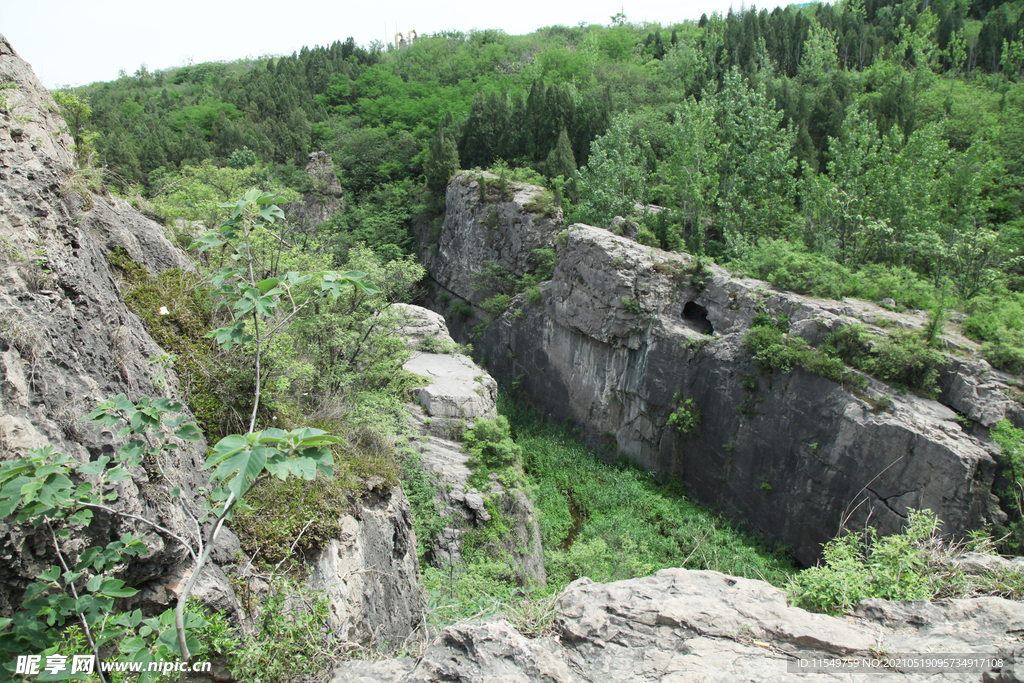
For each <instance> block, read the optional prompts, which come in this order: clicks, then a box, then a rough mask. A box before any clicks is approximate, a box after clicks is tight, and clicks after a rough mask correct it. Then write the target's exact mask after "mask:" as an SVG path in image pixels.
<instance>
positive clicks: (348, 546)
mask: <svg viewBox="0 0 1024 683" xmlns="http://www.w3.org/2000/svg"><path fill="white" fill-rule="evenodd" d="M307 584H308V586H309V587H310V589H312V590H313V591H314V592H317V593H323V594H325V595H326V596H327V597H328V598H329V600H330V625H331V629H332V630H333V631H334V633H335V634H337V636H338V637H340V638H342V639H344V640H346V641H349V642H352V643H357V644H359V645H361V646H364V647H374V648H382V649H391V648H395V647H398V646H400V645H401V643H402V642H404V640H405V639H406V638H408V637H409V636H410V634H412V633H413V631H415V630H416V628H417V627H418V626H420V624H421V621H422V618H423V609H424V603H423V594H422V590H421V589H420V587H419V563H418V561H417V558H416V537H415V534H414V533H413V528H412V513H411V511H410V509H409V500H408V499H407V498H406V496H405V493H404V491H403V490H402V488H401V487H400V486H396V487H394V488H391V489H389V490H386V491H371V492H369V493H368V494H366V495H364V496H363V497H362V498H361V499H359V500H358V501H357V502H356V505H355V509H354V511H352V512H349V513H347V514H345V516H344V518H343V520H342V532H341V535H340V536H339V537H338V538H336V539H331V540H330V541H329V542H328V545H327V547H326V548H324V549H323V550H322V551H321V552H320V555H319V557H318V558H317V559H316V560H315V561H314V562H313V564H312V567H311V570H310V578H309V580H308V581H307Z"/></svg>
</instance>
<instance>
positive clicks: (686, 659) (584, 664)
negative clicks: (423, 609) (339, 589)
mask: <svg viewBox="0 0 1024 683" xmlns="http://www.w3.org/2000/svg"><path fill="white" fill-rule="evenodd" d="M556 607H557V612H556V614H555V617H554V621H553V624H552V632H553V633H552V636H548V637H541V638H526V637H524V636H523V635H522V634H520V633H519V632H518V631H516V630H515V628H514V627H512V625H511V624H509V623H508V622H507V621H505V620H503V619H500V618H498V619H491V620H488V621H484V622H468V623H462V624H458V625H455V626H452V627H449V628H446V629H445V630H444V631H442V632H441V634H440V635H439V636H438V637H437V638H436V639H435V640H434V641H433V642H432V643H431V644H430V645H429V646H428V647H427V649H426V652H425V653H424V654H423V656H422V658H421V659H419V660H409V659H405V660H389V661H385V662H380V663H373V664H370V663H365V662H359V663H356V662H353V663H346V664H344V665H342V666H341V667H339V668H338V669H337V670H336V672H335V678H334V681H335V683H341V682H342V681H349V680H358V681H361V682H363V683H371V682H376V681H394V680H401V681H403V682H406V683H419V682H426V681H437V680H445V681H465V682H466V683H469V682H470V681H489V680H494V681H498V680H500V681H524V682H525V681H531V682H533V681H547V682H553V681H557V682H560V683H569V682H572V683H577V682H579V683H583V682H587V683H605V682H607V681H617V682H618V681H621V682H622V683H627V682H636V683H642V682H644V681H651V682H654V681H678V682H680V683H681V682H682V681H722V682H723V683H724V682H727V681H728V682H730V683H732V682H734V681H779V682H787V683H788V682H792V683H797V682H798V681H805V680H809V678H808V676H813V680H820V681H837V682H838V681H850V680H860V679H861V678H860V676H861V675H863V674H850V673H849V672H847V671H840V670H837V669H835V668H829V667H823V668H822V669H820V670H819V671H818V672H817V673H814V674H808V673H801V672H800V671H799V668H798V667H799V662H800V661H801V660H804V661H805V662H809V661H811V660H815V659H824V660H828V661H830V662H834V661H835V660H836V658H840V657H842V658H848V659H856V658H867V659H869V660H870V659H872V658H877V657H879V656H884V654H886V653H887V654H889V655H897V654H904V655H915V654H916V655H921V654H926V653H947V654H950V653H962V654H976V655H981V656H984V657H987V658H991V659H995V660H1001V661H1000V662H999V663H995V662H992V663H989V664H987V665H985V666H982V667H979V668H975V669H973V670H970V671H967V670H964V669H963V668H960V669H957V668H956V667H947V668H945V669H944V670H943V671H940V672H939V673H923V672H916V671H913V670H905V671H900V670H892V669H889V670H885V669H883V670H882V671H880V672H878V673H872V674H870V676H867V675H864V679H865V680H867V678H870V680H873V681H874V680H878V681H903V682H907V683H909V682H911V681H913V682H915V683H916V682H918V681H920V682H922V683H923V682H924V681H935V680H939V681H965V682H966V681H978V680H982V678H983V676H988V677H989V678H985V679H984V680H993V681H995V680H1014V679H1013V678H1009V677H1008V676H1011V675H1013V674H1012V671H1013V668H1014V666H1015V661H1016V659H1017V658H1019V657H1020V655H1021V651H1022V648H1021V645H1020V643H1019V640H1018V638H1017V636H1016V634H1017V633H1018V632H1019V630H1020V629H1021V627H1022V625H1024V605H1021V604H1020V603H1018V602H1011V601H1008V600H1003V599H1000V598H977V599H974V600H947V601H936V602H932V603H929V602H923V601H922V602H888V601H884V600H869V601H865V602H863V603H861V605H860V607H859V608H858V609H857V610H856V614H855V615H852V616H848V617H846V618H836V617H830V616H825V615H821V614H811V613H809V612H805V611H804V610H801V609H798V608H795V607H789V606H788V605H787V604H786V594H785V593H783V592H782V591H780V590H779V589H777V588H775V587H773V586H770V585H769V584H767V583H764V582H761V581H752V580H749V579H740V578H735V577H731V576H726V575H724V574H720V573H718V572H712V571H687V570H685V569H665V570H662V571H659V572H658V573H656V574H655V575H654V576H650V577H647V578H641V579H631V580H628V581H619V582H616V583H610V584H598V583H594V582H592V581H590V580H589V579H586V578H583V579H579V580H577V581H576V582H574V583H572V584H570V585H569V587H568V588H566V589H565V591H564V592H563V593H562V595H561V596H560V597H559V599H558V602H557V605H556ZM851 676H852V677H851Z"/></svg>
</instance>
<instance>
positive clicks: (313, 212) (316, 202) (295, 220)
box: [282, 152, 345, 233]
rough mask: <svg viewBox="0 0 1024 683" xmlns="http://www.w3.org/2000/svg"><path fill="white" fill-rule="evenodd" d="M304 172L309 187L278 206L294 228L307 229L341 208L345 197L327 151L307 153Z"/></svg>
mask: <svg viewBox="0 0 1024 683" xmlns="http://www.w3.org/2000/svg"><path fill="white" fill-rule="evenodd" d="M306 175H307V176H309V179H310V182H311V184H312V188H311V189H310V190H309V191H308V192H306V193H305V194H303V195H302V201H300V202H295V203H292V204H284V205H283V207H282V208H283V209H284V212H285V215H286V216H287V217H288V220H289V221H291V223H292V224H293V225H294V226H295V229H296V230H298V231H300V232H306V233H309V232H313V231H314V230H316V227H317V226H318V225H320V224H321V223H323V222H324V221H326V220H327V219H329V218H330V217H331V216H333V215H334V214H335V213H336V212H338V211H341V210H342V209H344V208H345V198H344V196H343V191H342V189H341V183H339V182H338V176H337V175H336V174H335V172H334V161H333V160H332V159H331V155H330V154H328V153H327V152H312V153H310V155H309V160H308V161H307V162H306Z"/></svg>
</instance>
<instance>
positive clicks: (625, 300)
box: [622, 296, 644, 315]
mask: <svg viewBox="0 0 1024 683" xmlns="http://www.w3.org/2000/svg"><path fill="white" fill-rule="evenodd" d="M622 308H623V309H625V311H626V312H627V313H632V314H633V315H639V314H641V313H643V312H644V309H643V307H641V306H640V302H639V301H637V300H636V299H631V298H630V297H628V296H624V297H622Z"/></svg>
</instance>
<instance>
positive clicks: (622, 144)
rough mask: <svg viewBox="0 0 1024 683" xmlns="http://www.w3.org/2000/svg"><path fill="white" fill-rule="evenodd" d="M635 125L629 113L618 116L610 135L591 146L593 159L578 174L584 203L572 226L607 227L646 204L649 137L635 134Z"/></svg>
mask: <svg viewBox="0 0 1024 683" xmlns="http://www.w3.org/2000/svg"><path fill="white" fill-rule="evenodd" d="M633 122H634V119H633V118H632V117H630V115H629V113H628V112H623V113H621V114H619V115H617V116H615V117H614V118H613V119H612V125H611V128H609V129H608V132H607V133H606V134H605V135H603V136H601V137H599V138H597V139H596V140H594V142H593V143H592V144H591V147H590V159H589V161H588V163H587V165H586V166H584V167H583V168H581V169H580V170H579V172H578V181H579V186H580V201H579V203H578V204H577V205H576V206H575V207H574V208H573V210H572V213H571V218H570V221H571V222H578V223H588V224H590V225H601V226H607V225H608V223H609V222H610V221H611V219H612V218H614V217H615V216H631V215H633V214H634V213H636V211H637V208H636V206H637V205H638V204H640V205H641V206H643V205H644V204H645V202H646V199H647V181H648V169H647V159H646V150H647V147H648V144H647V137H646V135H644V132H643V131H642V130H641V131H634V129H633ZM640 212H641V213H645V212H646V210H645V209H643V208H641V209H640Z"/></svg>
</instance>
